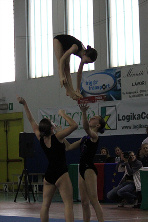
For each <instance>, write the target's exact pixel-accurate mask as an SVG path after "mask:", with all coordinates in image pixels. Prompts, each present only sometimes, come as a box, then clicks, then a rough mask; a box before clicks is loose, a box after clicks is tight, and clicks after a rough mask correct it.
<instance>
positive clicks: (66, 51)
mask: <svg viewBox="0 0 148 222" xmlns="http://www.w3.org/2000/svg"><path fill="white" fill-rule="evenodd" d="M53 47H54V52H55V56H56V59H57V62H58V72H59V77H60V84H61V87H63V86H64V87H65V89H66V95H67V96H70V97H71V98H72V99H74V100H78V99H80V98H83V96H82V95H81V94H80V85H81V79H82V71H83V66H84V64H88V63H92V62H94V61H95V60H96V59H97V51H96V50H95V49H94V48H91V46H89V45H88V46H87V49H86V48H85V47H84V45H83V43H82V42H81V41H79V40H78V39H76V38H75V37H73V36H71V35H64V34H63V35H57V36H55V37H54V39H53ZM72 54H74V55H76V56H78V57H79V58H80V59H81V62H80V65H79V69H78V72H77V89H76V91H75V90H74V88H73V84H72V79H71V75H70V65H69V63H70V55H72Z"/></svg>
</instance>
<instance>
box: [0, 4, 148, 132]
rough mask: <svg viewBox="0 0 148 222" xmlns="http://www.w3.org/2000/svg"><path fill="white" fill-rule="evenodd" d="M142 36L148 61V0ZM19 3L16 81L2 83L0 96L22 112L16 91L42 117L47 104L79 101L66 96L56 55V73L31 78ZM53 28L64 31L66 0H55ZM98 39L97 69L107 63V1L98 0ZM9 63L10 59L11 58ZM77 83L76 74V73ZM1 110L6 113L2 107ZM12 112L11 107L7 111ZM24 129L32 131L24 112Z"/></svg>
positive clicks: (143, 60) (144, 57)
mask: <svg viewBox="0 0 148 222" xmlns="http://www.w3.org/2000/svg"><path fill="white" fill-rule="evenodd" d="M139 3H140V39H141V63H142V64H145V63H147V58H148V41H147V36H148V13H147V12H148V1H145V0H140V1H139ZM14 6H15V56H16V81H15V82H12V83H3V84H0V98H1V97H5V98H6V102H8V103H11V102H12V103H13V105H14V109H13V111H11V112H22V111H23V107H22V106H21V105H20V104H18V103H17V101H16V95H20V96H22V97H24V98H25V99H26V100H27V102H28V105H29V107H30V109H31V111H32V113H33V115H34V118H35V119H36V120H38V116H37V113H38V109H39V108H47V107H59V108H61V107H62V108H63V107H64V106H65V107H66V106H69V105H71V106H72V105H76V104H77V102H76V101H73V100H72V99H70V98H69V97H67V96H66V93H65V89H64V88H61V87H60V83H59V76H58V72H57V63H56V60H55V56H54V76H51V77H46V78H39V79H28V78H27V60H26V42H27V37H26V11H25V0H14ZM53 32H54V36H55V35H57V34H61V33H64V0H53ZM94 39H95V48H96V49H97V51H98V58H97V61H96V63H95V66H96V70H103V69H106V68H108V67H107V43H106V1H105V0H94ZM8 65H9V61H8ZM72 79H73V83H74V87H75V86H76V75H75V74H73V75H72ZM0 113H4V112H3V111H0ZM7 113H10V111H7ZM24 130H25V131H26V132H31V131H32V130H31V128H30V125H29V124H28V121H27V119H26V116H25V115H24Z"/></svg>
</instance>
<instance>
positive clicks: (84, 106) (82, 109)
mask: <svg viewBox="0 0 148 222" xmlns="http://www.w3.org/2000/svg"><path fill="white" fill-rule="evenodd" d="M79 107H80V110H81V111H82V112H86V111H87V110H88V108H89V106H88V104H87V103H85V102H84V103H82V104H80V105H79Z"/></svg>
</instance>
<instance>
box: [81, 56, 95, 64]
mask: <svg viewBox="0 0 148 222" xmlns="http://www.w3.org/2000/svg"><path fill="white" fill-rule="evenodd" d="M82 61H83V62H84V64H88V63H93V61H92V60H91V59H90V57H88V56H86V55H83V57H82Z"/></svg>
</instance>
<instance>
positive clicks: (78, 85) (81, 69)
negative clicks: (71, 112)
mask: <svg viewBox="0 0 148 222" xmlns="http://www.w3.org/2000/svg"><path fill="white" fill-rule="evenodd" d="M83 66H84V62H83V61H81V63H80V65H79V69H78V72H77V89H76V92H78V93H80V86H81V80H82V71H83Z"/></svg>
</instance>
